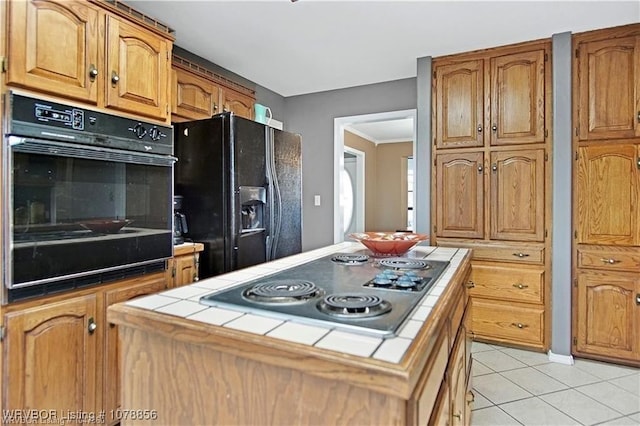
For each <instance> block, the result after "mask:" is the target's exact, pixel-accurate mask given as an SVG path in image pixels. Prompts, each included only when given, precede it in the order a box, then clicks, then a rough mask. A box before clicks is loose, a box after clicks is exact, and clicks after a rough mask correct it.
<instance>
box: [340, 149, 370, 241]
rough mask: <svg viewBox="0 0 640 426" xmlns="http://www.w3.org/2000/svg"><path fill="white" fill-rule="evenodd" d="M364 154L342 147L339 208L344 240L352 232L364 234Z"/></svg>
mask: <svg viewBox="0 0 640 426" xmlns="http://www.w3.org/2000/svg"><path fill="white" fill-rule="evenodd" d="M365 155H366V154H365V153H364V152H362V151H358V150H357V149H354V148H350V147H347V146H345V147H344V154H343V157H344V171H343V172H341V176H340V208H341V209H342V227H343V230H344V239H348V235H349V234H351V233H354V232H364V212H365V204H364V197H365V173H364V169H365Z"/></svg>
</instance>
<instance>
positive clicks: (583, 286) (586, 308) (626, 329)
mask: <svg viewBox="0 0 640 426" xmlns="http://www.w3.org/2000/svg"><path fill="white" fill-rule="evenodd" d="M574 295H575V299H576V302H575V306H576V307H577V308H576V309H575V310H574V312H575V317H574V328H575V330H574V335H575V336H576V337H575V340H574V348H575V351H576V353H578V354H579V355H580V354H582V355H592V356H593V355H595V356H596V357H597V356H600V357H606V358H607V359H611V358H613V359H618V360H621V361H629V362H632V363H635V364H640V339H639V338H638V336H640V275H638V274H637V273H633V272H615V271H606V270H579V271H578V279H577V282H576V287H575V292H574Z"/></svg>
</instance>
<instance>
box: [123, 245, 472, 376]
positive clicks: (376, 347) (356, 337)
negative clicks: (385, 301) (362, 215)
mask: <svg viewBox="0 0 640 426" xmlns="http://www.w3.org/2000/svg"><path fill="white" fill-rule="evenodd" d="M362 249H363V246H362V245H361V244H360V243H356V242H344V243H340V244H335V245H332V246H328V247H324V248H321V249H317V250H312V251H308V252H305V253H301V254H298V255H294V256H289V257H287V258H283V259H278V260H275V261H272V262H268V263H265V264H261V265H257V266H253V267H249V268H246V269H242V270H239V271H235V272H231V273H228V274H224V275H220V276H216V277H213V278H208V279H204V280H201V281H198V282H195V283H193V284H191V285H187V286H184V287H180V288H175V289H171V290H167V291H164V292H161V293H158V294H154V295H151V296H146V297H141V298H138V299H134V300H131V301H129V302H126V304H127V305H129V306H133V307H138V308H143V309H148V310H152V311H154V312H158V313H162V314H166V315H171V316H176V317H182V318H186V319H188V320H190V321H196V322H201V323H207V324H212V325H216V326H222V327H225V328H228V329H233V330H240V331H243V332H247V333H252V334H257V335H264V336H269V337H273V338H274V339H281V340H283V341H287V342H292V343H297V344H302V345H308V346H310V347H311V346H312V347H316V348H322V349H327V350H331V351H336V352H339V353H344V354H350V355H355V356H359V357H365V358H372V359H376V360H380V361H385V362H389V363H399V362H400V361H401V360H402V358H403V356H404V354H405V352H406V351H407V349H408V348H409V347H410V345H411V343H412V341H413V339H414V337H415V336H416V335H417V334H418V332H419V331H420V329H421V328H422V326H423V324H424V323H425V321H427V320H428V319H429V316H430V314H431V311H432V309H433V307H434V306H436V304H437V303H438V300H439V298H440V296H441V295H442V294H443V292H444V290H445V289H446V288H447V286H448V285H449V283H450V281H451V278H452V277H453V276H454V273H455V271H456V269H457V268H458V266H459V264H460V262H461V261H462V259H464V257H465V255H466V254H467V253H468V250H467V249H456V248H445V247H429V246H417V247H416V248H414V249H413V250H412V253H413V255H414V256H415V255H418V257H424V258H425V259H428V260H442V261H449V262H450V265H449V266H448V267H447V269H446V270H445V271H444V273H443V274H442V275H441V276H440V278H439V279H438V281H437V282H436V283H435V285H434V286H433V287H432V288H431V289H430V290H429V291H428V292H427V293H426V294H425V295H423V297H422V300H421V302H420V303H419V304H418V305H417V307H416V308H415V309H414V310H413V312H412V313H411V315H410V317H409V319H408V320H407V321H406V322H405V324H404V325H403V326H402V328H401V329H400V330H399V331H398V333H397V336H395V337H391V338H386V339H383V338H380V337H372V336H369V335H363V334H358V333H357V332H347V331H343V330H335V329H333V328H331V327H328V326H327V327H325V326H315V325H314V326H312V325H307V324H301V323H298V322H296V320H295V319H294V318H292V319H290V320H282V319H280V318H274V317H270V316H269V313H268V312H266V311H265V313H264V315H257V314H255V313H247V312H246V311H243V308H242V307H238V309H237V310H230V309H222V308H218V307H209V306H206V305H203V304H200V303H199V302H198V301H199V299H200V297H202V296H204V295H207V294H210V293H212V292H215V291H221V290H223V289H227V288H229V287H232V286H235V285H241V284H243V283H245V282H247V281H250V280H253V279H256V278H261V277H265V276H268V275H271V274H275V273H277V272H281V271H282V270H285V269H288V268H291V267H294V266H297V265H300V264H302V263H306V262H309V261H312V260H315V259H318V258H321V257H324V256H327V255H330V254H333V253H338V252H341V253H348V252H354V251H358V250H362Z"/></svg>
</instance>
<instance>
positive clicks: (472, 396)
mask: <svg viewBox="0 0 640 426" xmlns="http://www.w3.org/2000/svg"><path fill="white" fill-rule="evenodd" d="M475 400H476V395H475V394H474V393H473V391H468V392H467V404H471V403H472V402H474V401H475Z"/></svg>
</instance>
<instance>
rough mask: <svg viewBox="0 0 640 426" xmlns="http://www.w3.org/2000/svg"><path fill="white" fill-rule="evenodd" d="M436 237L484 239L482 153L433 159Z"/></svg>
mask: <svg viewBox="0 0 640 426" xmlns="http://www.w3.org/2000/svg"><path fill="white" fill-rule="evenodd" d="M436 182H437V183H436V198H437V200H438V203H436V211H437V213H436V227H437V230H436V234H437V235H438V236H441V237H460V238H482V237H483V236H484V155H483V153H482V152H465V153H456V154H448V153H447V154H438V156H437V157H436Z"/></svg>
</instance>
